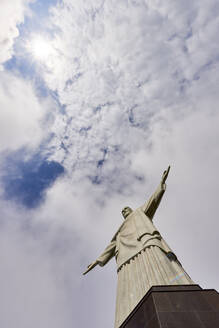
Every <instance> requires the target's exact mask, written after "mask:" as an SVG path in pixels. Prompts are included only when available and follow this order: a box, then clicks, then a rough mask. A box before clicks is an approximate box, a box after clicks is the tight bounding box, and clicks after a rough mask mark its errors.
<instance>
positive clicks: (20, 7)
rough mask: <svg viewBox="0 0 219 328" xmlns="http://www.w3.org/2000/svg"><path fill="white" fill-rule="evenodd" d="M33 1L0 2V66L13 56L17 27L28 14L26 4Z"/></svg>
mask: <svg viewBox="0 0 219 328" xmlns="http://www.w3.org/2000/svg"><path fill="white" fill-rule="evenodd" d="M30 2H33V0H13V1H8V0H1V3H0V21H1V31H0V47H1V54H0V65H1V64H2V63H4V62H5V61H7V60H9V59H10V58H11V57H12V55H13V43H14V39H15V38H17V37H18V36H19V30H18V27H17V26H18V25H19V24H20V23H22V22H23V21H24V17H25V15H27V14H28V13H29V9H28V4H29V3H30ZM0 68H1V66H0Z"/></svg>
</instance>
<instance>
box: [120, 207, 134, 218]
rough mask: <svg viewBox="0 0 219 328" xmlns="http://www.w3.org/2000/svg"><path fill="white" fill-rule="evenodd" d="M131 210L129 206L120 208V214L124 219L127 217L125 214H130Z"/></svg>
mask: <svg viewBox="0 0 219 328" xmlns="http://www.w3.org/2000/svg"><path fill="white" fill-rule="evenodd" d="M132 212H133V211H132V209H131V208H130V207H128V206H127V207H124V208H123V210H122V215H123V217H124V219H126V218H127V216H129V214H131V213H132Z"/></svg>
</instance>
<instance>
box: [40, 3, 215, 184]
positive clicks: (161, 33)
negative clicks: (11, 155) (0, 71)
mask: <svg viewBox="0 0 219 328" xmlns="http://www.w3.org/2000/svg"><path fill="white" fill-rule="evenodd" d="M217 7H218V6H217V3H216V1H214V0H212V1H210V2H208V3H205V4H204V8H203V5H202V6H201V5H200V4H199V3H198V2H193V3H191V2H185V3H183V4H182V3H179V2H176V3H174V4H173V3H172V1H167V2H165V3H164V2H163V1H138V2H136V1H129V2H127V1H122V2H118V1H117V2H116V1H108V2H107V3H103V2H101V1H91V2H89V3H85V2H79V3H77V5H74V4H72V2H71V1H67V0H66V1H63V3H61V4H59V5H57V7H56V8H53V11H52V15H51V19H50V24H53V25H54V26H55V28H58V32H56V33H55V38H54V40H53V41H52V45H53V47H54V49H56V55H55V54H54V56H53V60H50V61H49V63H48V67H47V70H46V71H45V75H44V77H45V79H46V82H47V84H48V86H49V87H50V88H52V89H54V90H57V92H58V95H59V99H60V101H61V103H62V104H65V105H66V115H65V116H63V115H61V114H60V115H57V116H56V122H55V125H54V128H53V132H54V134H55V136H56V137H55V138H54V139H53V140H52V143H51V147H54V148H55V149H56V150H55V151H54V152H53V157H52V158H54V159H57V160H59V161H64V165H65V167H66V168H67V169H68V170H69V172H71V171H72V168H74V171H76V168H78V169H77V172H76V173H75V178H76V176H77V177H78V178H80V176H88V175H92V176H95V175H101V176H102V178H103V179H105V182H106V185H107V187H108V183H109V176H110V177H111V182H110V183H111V188H113V189H114V190H118V188H119V186H118V185H117V179H113V176H114V175H115V172H114V171H113V169H114V170H115V169H117V175H118V174H119V175H120V179H121V180H120V181H122V182H124V183H125V181H126V180H127V177H126V176H127V174H126V173H125V174H124V175H123V172H126V170H129V167H130V166H129V164H130V162H128V161H129V160H130V159H132V156H133V155H134V154H135V152H136V151H137V150H139V151H140V150H145V151H146V149H147V148H148V147H150V144H149V142H148V140H149V136H150V133H151V129H152V128H153V124H154V122H156V121H157V120H165V119H166V116H168V115H169V114H170V113H171V112H173V113H175V120H178V119H180V117H184V116H187V115H190V113H192V112H193V111H196V110H201V111H206V110H208V109H209V106H210V107H211V110H212V111H214V110H215V109H216V108H215V107H216V106H215V104H216V103H217V101H218V96H217V91H216V86H217V85H218V78H217V76H218V74H217V73H216V72H217V71H218V59H217V58H218V55H219V47H218V43H216V42H214V40H216V38H217V29H218V18H217V14H216V13H217V10H218V8H217ZM171 115H172V114H171ZM61 143H62V146H60V145H61ZM54 148H53V149H54ZM65 149H67V152H66V151H65ZM103 149H107V150H108V153H107V158H106V161H105V162H104V166H103V167H102V168H101V169H100V168H99V169H97V167H96V165H97V162H98V161H99V160H102V159H103V157H104V155H103ZM117 149H119V151H116V150H117ZM117 163H119V167H117ZM129 173H130V174H129V177H133V172H131V171H129ZM130 179H131V178H128V182H131V181H133V180H130Z"/></svg>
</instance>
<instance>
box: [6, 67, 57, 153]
mask: <svg viewBox="0 0 219 328" xmlns="http://www.w3.org/2000/svg"><path fill="white" fill-rule="evenodd" d="M0 105H1V112H0V131H1V132H0V151H4V150H7V151H15V150H18V149H19V148H21V147H24V146H27V147H29V149H34V148H36V147H37V146H39V144H40V142H42V139H43V136H45V133H44V131H43V126H44V121H45V120H46V117H47V116H48V114H49V109H50V108H51V107H54V110H56V106H55V105H54V103H52V101H51V100H50V99H49V98H48V99H45V100H43V99H42V100H40V99H39V98H37V96H36V92H35V90H34V87H33V84H32V83H31V82H30V81H28V80H24V79H22V78H20V77H19V76H15V75H13V74H11V73H7V72H1V73H0ZM48 122H49V120H48ZM48 122H47V123H48Z"/></svg>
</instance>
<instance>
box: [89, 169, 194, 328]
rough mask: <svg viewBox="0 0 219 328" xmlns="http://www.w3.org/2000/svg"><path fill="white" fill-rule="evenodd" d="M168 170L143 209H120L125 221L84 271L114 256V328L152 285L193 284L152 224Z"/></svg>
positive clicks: (103, 263) (104, 262) (164, 188)
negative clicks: (116, 276)
mask: <svg viewBox="0 0 219 328" xmlns="http://www.w3.org/2000/svg"><path fill="white" fill-rule="evenodd" d="M169 170H170V167H168V169H167V170H166V171H164V173H163V176H162V179H161V182H160V184H159V186H158V188H157V190H156V191H155V193H154V194H153V195H152V196H151V198H150V199H149V200H148V201H147V202H146V203H145V204H144V205H143V206H141V207H139V208H137V209H136V210H135V211H133V210H132V209H131V208H130V207H125V208H124V209H123V210H122V215H123V217H124V219H125V221H124V222H123V223H122V225H121V226H120V228H119V229H118V231H117V232H116V234H115V235H114V237H113V238H112V240H111V242H110V244H109V245H108V246H107V248H106V249H105V250H104V252H103V253H102V254H101V255H100V256H99V257H98V258H97V260H96V261H95V262H93V263H91V264H90V265H89V266H88V269H87V271H85V272H84V274H86V273H87V272H89V271H90V270H92V269H93V268H94V267H95V266H96V265H98V264H99V265H100V266H104V265H105V264H106V263H107V262H108V261H109V260H110V259H111V258H112V257H114V256H115V258H116V262H117V272H118V285H117V299H116V318H115V328H118V327H119V326H120V325H121V324H122V322H123V321H124V320H125V319H126V318H127V316H128V315H129V314H130V313H131V311H132V310H133V309H134V307H135V306H136V305H137V303H138V302H139V301H140V300H141V299H142V297H143V296H144V295H145V294H146V292H147V291H148V290H149V289H150V288H151V287H152V286H157V285H185V284H194V282H193V281H192V280H191V278H190V277H189V276H188V274H187V273H186V272H185V271H184V269H183V267H182V266H181V264H180V263H179V261H178V260H177V257H176V255H175V254H174V253H173V251H172V250H171V249H170V248H169V246H168V245H167V244H166V242H165V241H164V239H163V238H162V237H161V235H160V233H159V231H158V230H157V229H156V227H155V226H154V224H153V221H152V220H153V217H154V214H155V212H156V209H157V208H158V206H159V204H160V201H161V199H162V197H163V194H164V192H165V190H166V184H165V182H166V179H167V176H168V174H169Z"/></svg>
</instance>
